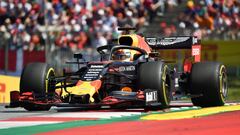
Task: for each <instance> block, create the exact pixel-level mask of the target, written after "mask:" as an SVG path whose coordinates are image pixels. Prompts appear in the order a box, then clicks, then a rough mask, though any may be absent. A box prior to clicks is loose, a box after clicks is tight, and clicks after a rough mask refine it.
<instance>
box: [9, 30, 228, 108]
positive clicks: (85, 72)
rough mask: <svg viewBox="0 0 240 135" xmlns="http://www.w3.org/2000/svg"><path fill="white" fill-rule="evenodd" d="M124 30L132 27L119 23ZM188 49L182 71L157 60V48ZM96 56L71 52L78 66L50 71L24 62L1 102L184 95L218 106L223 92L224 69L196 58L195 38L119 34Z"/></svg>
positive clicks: (132, 100) (146, 102)
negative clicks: (7, 98)
mask: <svg viewBox="0 0 240 135" xmlns="http://www.w3.org/2000/svg"><path fill="white" fill-rule="evenodd" d="M119 30H123V31H127V33H128V31H129V30H133V28H119ZM161 49H191V50H192V56H191V57H190V58H185V60H184V62H183V71H181V72H179V71H176V70H175V68H173V67H171V66H170V65H169V64H168V63H169V62H168V61H165V60H164V59H161V58H160V57H159V56H161V54H159V51H158V50H161ZM97 51H98V52H99V54H100V55H101V60H100V61H89V62H87V61H82V60H81V59H82V57H83V56H82V55H81V54H74V58H76V59H77V60H76V61H74V62H68V63H69V64H77V65H78V70H77V71H75V72H66V71H65V70H63V75H62V76H55V72H54V69H53V68H52V67H50V66H49V65H48V64H45V63H31V64H29V65H27V66H26V67H25V68H24V70H23V72H22V75H21V79H20V91H12V92H11V93H10V98H11V103H10V105H9V106H7V107H23V108H25V109H26V110H28V111H39V110H49V109H50V108H51V107H52V106H57V107H79V108H90V109H100V108H138V107H139V108H149V109H154V108H155V109H156V108H157V109H162V108H168V107H169V105H170V101H172V100H178V99H181V98H182V97H186V96H187V97H189V98H191V101H192V103H193V105H196V106H201V107H210V106H222V105H224V103H225V98H226V96H227V90H228V88H227V74H226V68H225V66H224V65H223V64H221V63H218V62H200V55H201V45H200V41H199V40H198V39H197V38H196V37H191V36H183V37H168V38H155V37H148V38H146V37H142V36H140V35H137V34H129V33H128V34H124V35H121V36H120V37H119V38H118V44H116V45H114V46H110V45H106V46H101V47H99V48H97Z"/></svg>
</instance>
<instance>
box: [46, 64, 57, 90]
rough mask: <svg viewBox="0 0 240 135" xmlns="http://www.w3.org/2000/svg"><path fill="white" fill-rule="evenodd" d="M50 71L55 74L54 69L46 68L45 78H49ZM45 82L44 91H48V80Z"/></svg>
mask: <svg viewBox="0 0 240 135" xmlns="http://www.w3.org/2000/svg"><path fill="white" fill-rule="evenodd" d="M51 71H53V73H54V74H55V72H54V69H53V68H50V69H49V70H48V72H47V75H46V79H48V78H49V74H50V72H51ZM45 82H46V83H45V84H46V92H47V93H48V80H45Z"/></svg>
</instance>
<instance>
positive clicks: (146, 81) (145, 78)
mask: <svg viewBox="0 0 240 135" xmlns="http://www.w3.org/2000/svg"><path fill="white" fill-rule="evenodd" d="M139 85H140V86H141V88H142V89H144V90H147V89H152V90H157V93H158V96H157V97H158V102H159V103H160V104H161V105H160V106H158V107H157V108H159V109H164V108H168V107H169V103H170V99H171V98H170V88H171V87H170V85H171V83H170V76H169V73H168V66H167V65H165V64H164V63H163V62H160V61H158V62H148V63H143V64H142V65H141V66H140V68H139ZM155 108H156V107H152V109H155ZM148 109H151V107H150V108H148Z"/></svg>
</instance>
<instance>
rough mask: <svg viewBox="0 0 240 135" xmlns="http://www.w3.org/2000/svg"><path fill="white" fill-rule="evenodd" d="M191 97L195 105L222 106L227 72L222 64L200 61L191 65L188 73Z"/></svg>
mask: <svg viewBox="0 0 240 135" xmlns="http://www.w3.org/2000/svg"><path fill="white" fill-rule="evenodd" d="M190 86H191V90H190V93H191V95H193V96H194V95H195V96H194V97H193V98H191V100H192V103H193V104H194V105H195V106H201V107H211V106H222V105H224V103H225V98H226V96H227V92H228V87H227V73H226V68H225V66H224V65H223V64H220V63H217V62H201V63H195V64H193V66H192V71H191V75H190Z"/></svg>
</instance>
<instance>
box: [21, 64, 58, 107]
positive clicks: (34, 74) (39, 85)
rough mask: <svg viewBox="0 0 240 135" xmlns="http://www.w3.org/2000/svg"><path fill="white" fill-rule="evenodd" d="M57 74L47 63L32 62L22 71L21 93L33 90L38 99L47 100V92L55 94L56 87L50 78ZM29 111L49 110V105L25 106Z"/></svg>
mask: <svg viewBox="0 0 240 135" xmlns="http://www.w3.org/2000/svg"><path fill="white" fill-rule="evenodd" d="M53 76H55V73H54V69H53V68H50V67H49V66H48V64H45V63H30V64H28V65H27V66H26V67H25V68H24V69H23V72H22V75H21V79H20V93H21V94H22V93H24V92H33V94H34V96H35V97H36V98H37V99H41V100H45V99H46V98H47V96H46V94H54V93H55V88H54V86H52V85H50V83H49V81H48V78H50V77H53ZM24 108H25V109H26V110H29V111H40V110H49V109H50V107H49V106H38V105H31V106H25V107H24Z"/></svg>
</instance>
